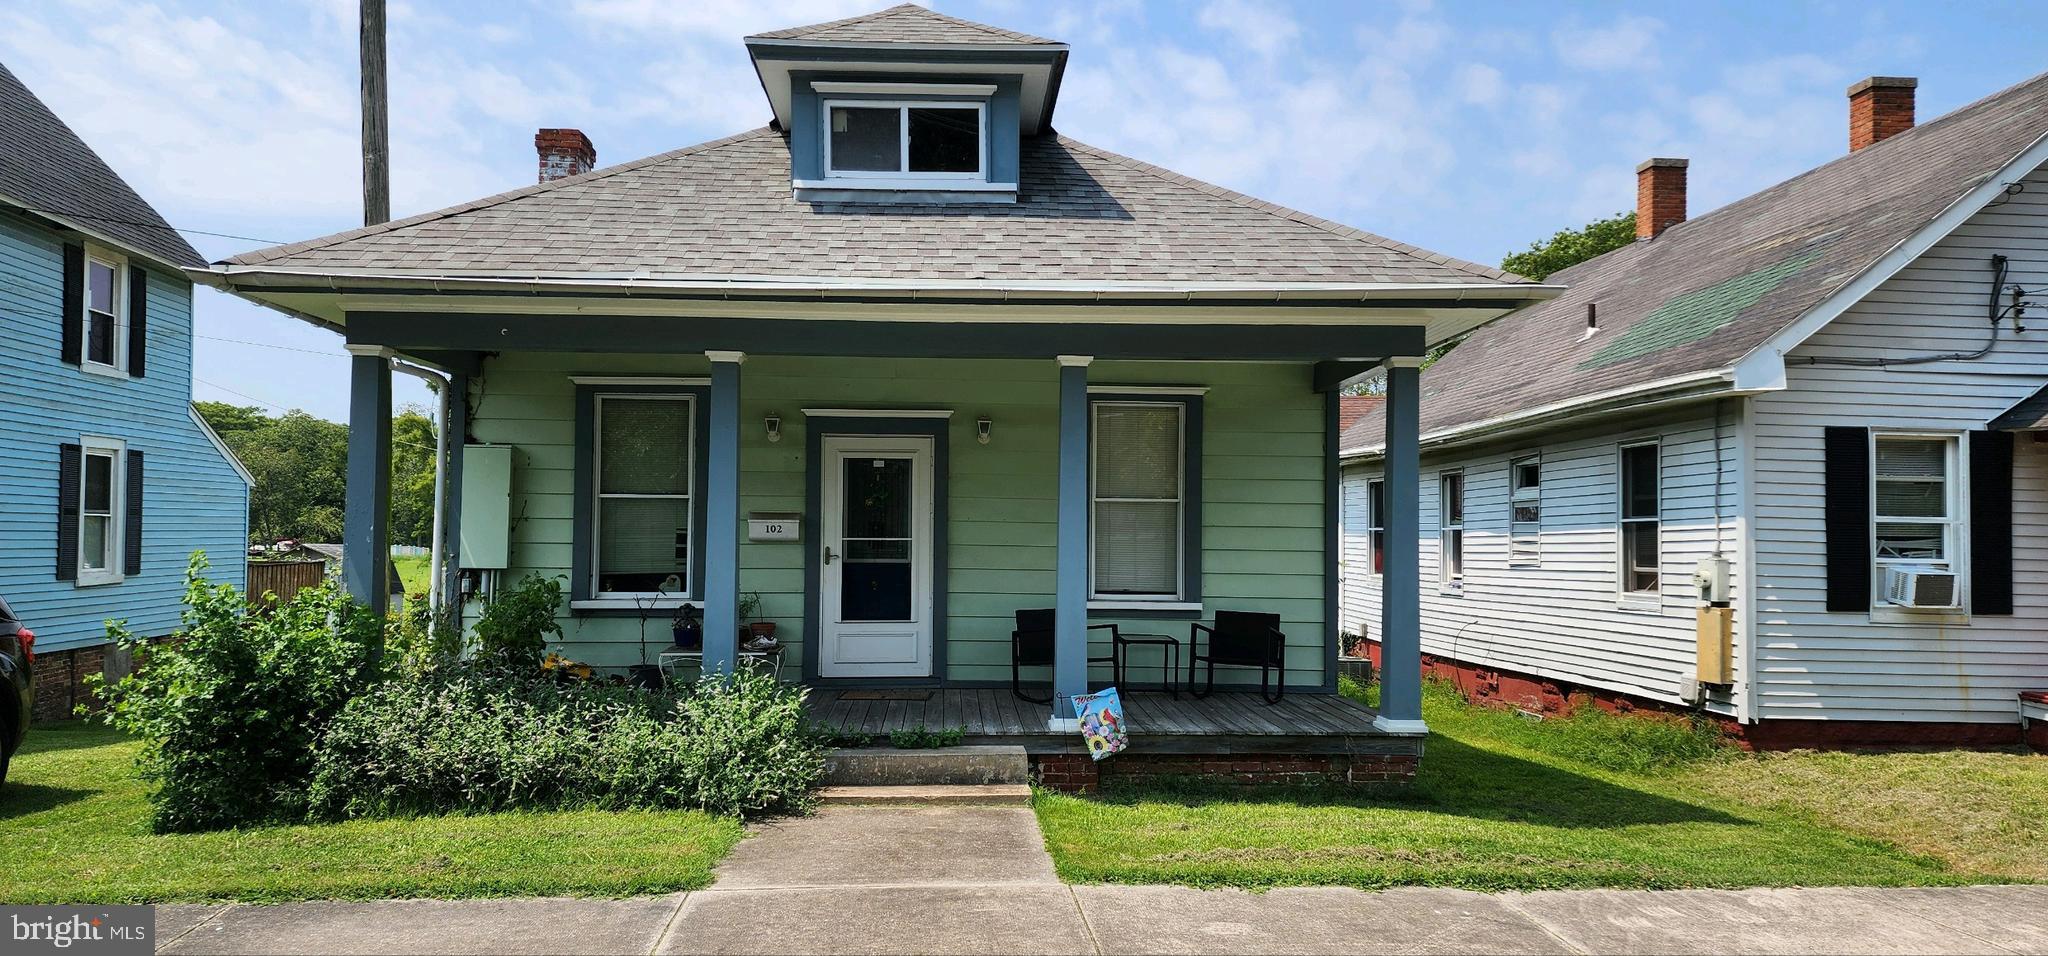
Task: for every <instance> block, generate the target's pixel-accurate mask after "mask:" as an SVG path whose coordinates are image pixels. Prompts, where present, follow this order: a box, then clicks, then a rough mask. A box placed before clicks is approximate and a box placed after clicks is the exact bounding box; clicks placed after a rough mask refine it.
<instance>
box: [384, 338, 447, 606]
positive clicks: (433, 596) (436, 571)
mask: <svg viewBox="0 0 2048 956" xmlns="http://www.w3.org/2000/svg"><path fill="white" fill-rule="evenodd" d="M391 370H392V371H394V372H404V373H406V374H407V375H411V376H414V377H417V378H420V379H423V380H425V381H426V382H428V383H430V384H432V385H433V386H434V394H435V395H437V396H438V397H439V398H440V402H439V407H438V408H437V409H436V410H435V413H434V530H433V532H432V537H430V538H429V539H428V541H427V544H428V548H427V553H428V556H427V567H428V568H429V573H428V576H427V633H429V634H434V633H438V632H439V631H440V629H441V617H442V614H441V610H442V609H441V600H442V597H443V595H442V594H441V578H442V576H443V569H442V567H441V563H442V562H443V561H444V560H446V557H447V554H446V551H447V549H446V548H445V547H443V544H444V542H443V541H442V538H443V537H444V536H445V535H446V532H444V531H443V530H442V524H443V520H444V516H445V515H444V513H445V512H446V511H447V508H446V502H447V500H448V488H447V481H448V469H447V467H446V466H447V462H448V390H449V388H450V387H451V385H452V383H451V382H450V381H449V380H448V379H447V378H445V377H443V376H442V375H441V374H440V373H438V372H435V371H432V370H430V369H425V368H421V367H419V366H417V365H413V364H411V363H408V362H401V361H399V360H397V359H392V360H391Z"/></svg>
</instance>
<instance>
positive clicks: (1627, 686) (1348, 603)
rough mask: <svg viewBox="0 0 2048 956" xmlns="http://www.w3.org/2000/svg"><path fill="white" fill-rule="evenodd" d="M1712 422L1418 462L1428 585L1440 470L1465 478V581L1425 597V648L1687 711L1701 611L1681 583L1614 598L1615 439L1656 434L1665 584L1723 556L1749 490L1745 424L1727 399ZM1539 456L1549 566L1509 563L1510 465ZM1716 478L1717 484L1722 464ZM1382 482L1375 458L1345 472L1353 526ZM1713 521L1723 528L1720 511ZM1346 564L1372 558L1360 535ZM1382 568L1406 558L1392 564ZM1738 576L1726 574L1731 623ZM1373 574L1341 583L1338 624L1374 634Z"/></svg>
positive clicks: (1654, 425)
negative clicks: (1659, 591)
mask: <svg viewBox="0 0 2048 956" xmlns="http://www.w3.org/2000/svg"><path fill="white" fill-rule="evenodd" d="M1714 416H1715V412H1714V411H1713V410H1712V406H1708V405H1702V406H1700V407H1698V408H1696V409H1694V410H1692V411H1688V412H1673V413H1666V414H1664V415H1660V416H1655V417H1651V416H1642V417H1639V418H1637V419H1633V420H1631V421H1629V422H1627V423H1626V424H1623V425H1616V426H1612V427H1611V429H1608V430H1603V429H1599V428H1590V429H1589V428H1585V427H1575V428H1573V429H1570V430H1568V431H1560V432H1556V433H1551V434H1547V435H1538V436H1532V437H1529V438H1523V439H1517V440H1516V442H1515V444H1514V445H1513V446H1512V448H1510V447H1499V448H1495V449H1489V448H1485V447H1481V448H1478V449H1470V450H1459V451H1451V452H1445V453H1439V454H1428V455H1425V456H1424V459H1423V465H1422V501H1421V515H1420V520H1421V525H1422V529H1423V534H1422V540H1421V554H1420V556H1419V559H1420V561H1421V563H1422V567H1421V569H1420V570H1421V573H1422V577H1423V579H1424V580H1425V581H1428V580H1432V579H1440V576H1441V574H1442V571H1441V564H1440V561H1439V554H1440V553H1441V542H1440V536H1439V534H1438V533H1437V532H1436V530H1435V529H1436V528H1437V527H1439V522H1438V517H1437V514H1438V510H1439V505H1438V501H1439V497H1440V494H1441V490H1440V488H1441V486H1440V482H1439V481H1438V478H1439V476H1440V474H1441V472H1443V471H1445V470H1456V471H1459V472H1461V473H1462V474H1463V475H1464V476H1465V482H1464V483H1465V489H1464V490H1465V520H1464V534H1463V538H1464V553H1465V561H1464V587H1463V588H1462V590H1461V591H1458V592H1454V593H1453V594H1443V593H1440V592H1439V591H1438V589H1437V588H1434V587H1425V588H1424V589H1423V594H1422V651H1423V653H1425V654H1432V655H1439V656H1442V657H1447V658H1452V659H1456V660H1461V661H1467V662H1471V663H1475V664H1478V665H1481V666H1487V667H1498V668H1501V669H1504V670H1512V671H1517V672H1521V673H1525V674H1533V675H1536V676H1538V677H1543V678H1549V679H1556V680H1563V681H1569V682H1572V683H1575V684H1583V685H1588V686H1595V687H1607V688H1612V689H1614V690H1617V691H1621V692H1623V693H1629V694H1636V695H1639V696H1643V697H1647V698H1652V699H1656V700H1663V701H1667V702H1670V703H1674V704H1675V703H1679V702H1680V697H1679V690H1680V685H1681V683H1682V682H1683V681H1685V680H1688V679H1690V678H1691V676H1692V674H1693V668H1694V652H1695V647H1694V641H1695V633H1694V631H1695V628H1694V621H1693V606H1694V602H1693V601H1692V600H1691V599H1690V597H1691V595H1690V593H1689V592H1688V591H1686V590H1684V589H1671V590H1670V591H1669V592H1668V594H1669V596H1668V597H1667V596H1660V595H1656V594H1652V595H1649V596H1648V597H1649V599H1648V600H1646V601H1639V602H1637V601H1632V602H1628V603H1622V602H1617V601H1616V599H1615V597H1616V596H1615V587H1616V580H1617V575H1618V572H1619V555H1620V508H1619V501H1618V496H1617V495H1616V489H1617V487H1618V482H1619V472H1618V469H1619V467H1620V461H1621V458H1620V454H1619V452H1618V449H1619V447H1620V446H1621V445H1622V444H1627V443H1633V442H1641V441H1646V440H1655V441H1657V442H1658V443H1659V445H1658V447H1659V448H1660V449H1661V456H1662V459H1663V468H1662V479H1663V480H1662V488H1661V491H1662V500H1661V502H1660V514H1661V518H1660V521H1661V525H1662V528H1661V530H1662V542H1661V543H1662V553H1661V557H1660V563H1661V566H1660V570H1661V573H1662V575H1663V576H1664V578H1665V579H1666V580H1672V581H1679V580H1685V579H1687V578H1689V577H1690V576H1691V574H1692V569H1693V567H1694V566H1696V565H1697V564H1698V563H1699V562H1700V561H1701V560H1703V559H1705V558H1706V557H1708V556H1710V555H1712V554H1713V553H1714V552H1715V550H1716V549H1721V550H1723V551H1725V552H1726V553H1729V554H1731V555H1732V554H1734V553H1735V551H1736V545H1737V542H1739V541H1740V540H1741V536H1742V531H1741V520H1740V515H1741V494H1742V482H1741V474H1740V471H1739V469H1738V468H1737V467H1736V465H1735V462H1736V461H1737V460H1738V459H1739V457H1740V435H1739V430H1738V425H1739V419H1740V415H1739V414H1738V410H1737V408H1736V406H1735V405H1734V403H1733V402H1729V403H1726V404H1725V405H1724V406H1723V407H1722V408H1721V409H1720V416H1721V421H1720V422H1719V428H1718V432H1719V438H1718V443H1717V438H1716V432H1717V428H1716V422H1715V419H1714ZM1532 453H1533V454H1539V455H1540V456H1541V459H1542V468H1543V471H1542V488H1543V498H1542V501H1543V513H1542V530H1541V532H1540V535H1541V543H1540V548H1541V551H1542V564H1541V566H1538V567H1530V566H1525V565H1522V564H1519V563H1515V562H1513V561H1512V560H1511V553H1512V548H1513V540H1512V539H1513V534H1514V531H1513V527H1512V524H1513V523H1512V521H1511V517H1512V512H1511V511H1510V510H1509V508H1508V502H1509V500H1510V499H1511V497H1512V495H1513V489H1512V486H1511V477H1510V475H1511V472H1510V468H1509V462H1510V460H1511V459H1512V460H1516V461H1519V460H1522V459H1523V458H1524V457H1527V456H1529V455H1531V454H1532ZM1717 456H1718V458H1719V459H1720V461H1719V464H1720V468H1719V484H1718V486H1717V484H1716V471H1717V469H1716V459H1717ZM1377 478H1379V467H1378V464H1377V463H1376V462H1374V463H1362V464H1358V465H1353V466H1349V467H1347V468H1346V469H1345V472H1344V489H1345V494H1344V499H1343V500H1344V506H1345V509H1346V521H1347V524H1348V522H1349V521H1350V520H1351V513H1352V512H1353V510H1354V509H1359V508H1363V507H1364V506H1365V503H1366V498H1367V491H1366V489H1367V484H1368V482H1370V481H1372V480H1375V479H1377ZM1717 515H1718V519H1717V517H1716V516H1717ZM1346 547H1347V551H1346V555H1345V558H1346V561H1347V562H1355V561H1362V560H1363V559H1364V555H1365V551H1366V543H1365V541H1364V539H1363V536H1362V535H1361V536H1359V537H1358V538H1357V540H1351V541H1347V542H1346ZM1387 560H1388V561H1389V562H1393V561H1401V560H1409V559H1404V557H1403V556H1401V555H1398V554H1389V555H1388V556H1387ZM1742 579H1743V573H1742V570H1741V568H1740V567H1739V566H1738V567H1736V568H1735V569H1733V572H1732V580H1731V584H1732V586H1733V589H1734V591H1735V593H1736V595H1737V600H1736V613H1737V614H1738V615H1741V614H1743V613H1745V609H1744V607H1743V604H1742V601H1741V598H1740V595H1741V594H1742V593H1743V590H1744V583H1743V580H1742ZM1380 585H1381V581H1380V579H1379V578H1375V577H1372V576H1370V575H1347V576H1346V577H1345V580H1344V594H1343V602H1342V603H1343V615H1342V618H1341V623H1342V626H1343V628H1344V630H1345V631H1346V632H1348V633H1353V634H1356V633H1364V634H1365V635H1366V636H1368V637H1370V638H1372V639H1373V640H1378V639H1379V636H1380V617H1379V615H1380V600H1379V595H1380ZM1736 699H1737V698H1736V697H1734V696H1731V695H1729V694H1728V693H1726V692H1720V691H1717V692H1715V694H1714V696H1713V697H1712V698H1710V700H1709V704H1708V706H1709V708H1710V709H1712V710H1713V711H1715V712H1717V713H1723V714H1731V715H1732V714H1734V713H1735V701H1736Z"/></svg>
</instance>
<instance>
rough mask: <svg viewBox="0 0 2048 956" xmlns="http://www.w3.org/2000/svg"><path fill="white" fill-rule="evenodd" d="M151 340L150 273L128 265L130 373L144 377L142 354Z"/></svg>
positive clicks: (137, 376)
mask: <svg viewBox="0 0 2048 956" xmlns="http://www.w3.org/2000/svg"><path fill="white" fill-rule="evenodd" d="M148 341H149V273H148V272H146V271H144V270H143V269H141V268H140V267H138V266H129V267H128V374H130V375H133V376H135V377H136V378H141V377H142V354H143V351H144V349H145V347H146V345H147V343H148Z"/></svg>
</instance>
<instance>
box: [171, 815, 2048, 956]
mask: <svg viewBox="0 0 2048 956" xmlns="http://www.w3.org/2000/svg"><path fill="white" fill-rule="evenodd" d="M157 938H158V940H159V941H160V942H159V945H158V951H159V952H164V953H314V952H319V953H697V952H711V953H1056V954H1060V956H1074V954H1083V953H1225V952H1228V953H1465V952H1484V953H1652V952H1654V953H2042V954H2048V887H2018V886H1987V887H1968V888H1961V889H1909V890H1862V889H1817V890H1744V891H1704V890H1701V891H1680V892H1624V891H1610V890H1598V891H1571V892H1545V893H1505V894H1482V893H1468V892H1464V891H1461V890H1427V889H1403V890H1392V891H1388V892H1383V893H1365V892H1360V891H1358V890H1349V889H1288V890H1274V891H1272V892H1270V893H1263V894H1254V893H1243V892H1237V891H1230V890H1225V891H1202V890H1191V889H1184V888H1180V887H1167V886H1130V887H1120V886H1071V887H1070V886H1066V885H1063V884H1061V883H1060V882H1059V881H1058V880H1057V879H1056V878H1055V877H1054V876H1053V870H1052V860H1051V858H1050V857H1048V856H1047V855H1046V852H1045V849H1044V845H1043V841H1042V838H1041V837H1040V836H1039V831H1038V824H1037V821H1036V820H1035V819H1034V818H1033V817H1032V814H1031V811H1030V810H1028V809H1022V808H982V807H955V808H928V809H900V808H888V809H879V808H865V807H844V808H832V809H828V810H826V811H824V812H823V813H820V814H819V815H817V816H815V817H810V818H806V819H801V820H788V821H782V822H778V823H775V824H772V825H769V826H766V827H762V828H761V829H759V830H757V831H756V832H755V833H754V835H753V836H751V837H749V838H748V839H747V840H746V841H744V842H742V843H741V844H740V846H739V848H738V849H737V850H735V851H734V853H733V855H732V857H731V858H729V859H728V860H727V861H726V862H725V863H724V864H723V865H721V866H720V867H719V870H718V882H717V884H716V885H714V886H713V887H712V888H710V889H707V890H700V891H698V892H694V893H678V894H674V895H671V896H662V897H647V898H640V899H630V900H566V899H560V900H479V901H473V902H445V901H431V900H412V901H395V902H383V903H298V904H289V905H284V906H243V905H234V906H224V907H223V906H163V907H159V908H158V931H157Z"/></svg>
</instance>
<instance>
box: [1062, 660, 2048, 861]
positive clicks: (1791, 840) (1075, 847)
mask: <svg viewBox="0 0 2048 956" xmlns="http://www.w3.org/2000/svg"><path fill="white" fill-rule="evenodd" d="M1424 716H1425V717H1426V718H1427V719H1428V721H1429V723H1430V726H1431V728H1432V729H1433V732H1432V733H1431V735H1430V737H1429V740H1428V743H1427V745H1426V748H1427V749H1426V753H1425V756H1424V758H1423V761H1422V768H1421V773H1420V775H1419V777H1418V779H1417V780H1416V782H1415V784H1414V785H1413V786H1412V787H1411V788H1408V789H1407V790H1405V791H1382V792H1379V793H1360V792H1357V791H1352V790H1349V789H1342V788H1316V789H1306V790H1304V789H1282V788H1265V789H1254V790H1244V789H1238V788H1231V787H1227V786H1208V787H1202V786H1192V785H1189V786H1182V787H1172V786H1166V787H1146V788H1142V789H1137V788H1134V789H1125V790H1114V789H1113V790H1112V791H1110V792H1109V793H1107V794H1105V795H1102V796H1099V797H1094V798H1080V797H1072V796H1066V795H1060V794H1051V793H1041V794H1040V795H1039V797H1038V799H1037V809H1038V817H1039V821H1040V823H1041V824H1042V825H1043V827H1044V829H1045V834H1046V844H1047V846H1048V847H1049V848H1050V849H1051V851H1052V854H1053V859H1054V861H1055V863H1056V865H1057V866H1058V869H1059V872H1060V875H1061V876H1062V877H1063V878H1065V879H1068V880H1071V881H1078V882H1118V883H1184V884H1191V885H1197V886H1243V887H1252V888H1260V887H1271V886H1286V885H1348V886H1358V887H1383V886H1395V885H1431V886H1461V887H1469V888H1474V889H1538V888H1553V887H1594V886H1614V887H1652V888H1666V887H1739V886H1818V885H1877V886H1889V885H1922V884H1943V883H1963V882H1986V881H2006V880H2012V879H2028V878H2044V877H2048V873H2043V872H2042V866H2043V864H2042V863H2041V862H2040V861H2042V860H2043V859H2048V833H2044V830H2043V827H2044V826H2048V825H2044V824H2043V822H2042V821H2043V820H2044V819H2048V814H2044V810H2048V807H2044V801H2048V758H2041V757H2028V756H2023V755H2019V754H1995V753H1994V754H1978V753H1942V754H1905V755H1873V754H1864V755H1837V754H1798V755H1774V756H1770V757H1763V758H1758V757H1751V756H1746V755H1740V754H1737V753H1734V752H1732V751H1730V750H1727V749H1725V748H1717V747H1712V746H1706V745H1703V744H1702V742H1701V740H1700V739H1699V737H1698V736H1697V735H1695V734H1691V733H1688V732H1686V731H1685V730H1684V729H1683V728H1682V727H1677V726H1674V725H1671V724H1668V723H1663V722H1652V721H1645V720H1643V719H1641V718H1613V717H1607V718H1591V719H1587V720H1569V721H1557V720H1553V721H1546V722H1543V723H1540V724H1539V723H1532V722H1530V721H1528V720H1526V719H1525V718H1522V717H1519V716H1516V715H1514V714H1512V713H1504V712H1499V711H1491V710H1482V709H1476V708H1471V707H1467V706H1466V705H1464V703H1463V702H1462V701H1460V700H1459V699H1458V698H1457V696H1456V695H1455V694H1454V693H1453V692H1451V691H1449V690H1448V689H1446V688H1443V687H1432V688H1431V689H1430V691H1429V692H1428V694H1427V695H1426V699H1425V713H1424ZM1652 724H1654V726H1652ZM1110 759H1115V758H1110ZM1601 765H1605V766H1601ZM1994 767H1995V768H1996V769H1995V772H1994V771H1992V770H1991V769H1990V768H1994ZM1987 776H1988V777H1989V778H1990V779H1991V780H1995V781H1996V782H1987V780H1986V778H1987ZM1903 779H1911V780H1913V781H1916V782H1917V783H1918V784H1919V787H1918V789H1917V790H1916V791H1914V793H1913V795H1912V796H1911V797H1905V796H1901V795H1899V794H1898V793H1897V792H1896V791H1895V790H1890V789H1888V788H1894V787H1896V786H1897V785H1898V784H1899V782H1900V781H1901V780H1903ZM1887 801H1891V802H1894V803H1897V804H1899V806H1897V807H1894V808H1893V810H1892V812H1891V813H1890V814H1889V815H1886V814H1881V813H1873V812H1872V810H1871V808H1872V806H1873V805H1881V804H1884V803H1885V802H1887ZM1949 801H1975V802H1982V803H1986V804H1988V805H1989V807H1990V808H1989V809H1978V810H1971V811H1966V812H1965V813H1963V814H1961V815H1960V816H1961V820H1957V819H1954V818H1952V819H1950V820H1947V821H1943V822H1939V823H1934V824H1932V825H1926V821H1927V816H1926V814H1927V812H1929V811H1930V810H1931V811H1932V812H1933V813H1934V814H1935V815H1940V814H1942V813H1945V812H1947V807H1948V806H1949ZM1916 807H1917V808H1918V809H1919V810H1920V811H1921V813H1920V815H1919V816H1918V817H1917V819H1915V818H1914V817H1913V814H1912V810H1913V809H1914V808H1916ZM1914 824H1918V826H1915V825H1914ZM1909 837H1910V838H1909Z"/></svg>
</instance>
